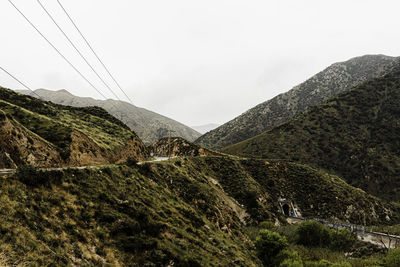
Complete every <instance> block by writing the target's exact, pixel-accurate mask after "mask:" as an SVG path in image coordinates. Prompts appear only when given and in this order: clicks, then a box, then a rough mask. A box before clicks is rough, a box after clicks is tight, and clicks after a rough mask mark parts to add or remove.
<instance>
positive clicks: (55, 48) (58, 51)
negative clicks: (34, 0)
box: [8, 0, 107, 99]
mask: <svg viewBox="0 0 400 267" xmlns="http://www.w3.org/2000/svg"><path fill="white" fill-rule="evenodd" d="M8 2H9V3H10V4H11V5H12V6H13V7H14V8H15V9H16V10H17V11H18V12H19V13H20V14H21V16H22V17H24V19H25V20H26V21H27V22H28V23H29V24H30V25H31V26H32V27H33V28H34V29H35V30H36V32H37V33H38V34H39V35H40V36H42V37H43V39H45V40H46V42H47V43H48V44H49V45H50V46H51V47H52V48H53V49H54V50H55V51H56V52H57V53H58V54H59V55H60V56H61V57H62V58H63V59H64V60H65V61H66V62H67V63H68V64H69V65H70V66H71V67H72V68H73V69H74V70H75V71H76V72H77V73H78V74H79V75H80V76H81V77H82V78H83V79H84V80H85V81H86V82H87V83H88V84H89V85H90V86H91V87H92V88H93V89H95V90H96V91H97V92H98V93H99V94H100V95H101V96H102V97H103V98H104V99H107V97H105V96H104V95H103V93H102V92H101V91H100V90H99V89H97V88H96V87H95V86H94V85H93V84H92V83H91V82H90V81H89V80H88V79H87V78H86V77H85V76H84V75H83V74H82V73H81V72H80V71H79V70H78V69H77V68H76V67H75V66H74V65H73V64H72V63H71V61H69V60H68V59H67V58H66V57H65V56H64V55H63V54H62V53H61V52H60V50H58V49H57V47H55V46H54V45H53V43H52V42H50V41H49V39H47V38H46V36H44V35H43V34H42V33H41V32H40V30H39V29H38V28H37V27H36V26H35V25H34V24H33V23H32V22H31V21H30V20H29V19H28V18H27V17H26V16H25V15H24V13H22V11H21V10H19V9H18V7H17V6H16V5H14V3H13V2H12V1H11V0H8Z"/></svg>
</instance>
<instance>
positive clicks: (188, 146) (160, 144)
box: [149, 137, 220, 157]
mask: <svg viewBox="0 0 400 267" xmlns="http://www.w3.org/2000/svg"><path fill="white" fill-rule="evenodd" d="M170 150H171V156H172V157H176V156H179V157H182V156H191V157H195V156H218V155H220V154H219V153H217V152H214V151H211V150H209V149H205V148H202V147H200V146H198V145H196V144H193V143H191V142H189V141H187V140H185V139H183V138H180V137H171V138H168V137H165V138H161V139H160V140H158V141H157V142H154V143H153V144H152V145H151V146H149V152H150V153H153V154H154V156H158V157H168V155H169V151H170Z"/></svg>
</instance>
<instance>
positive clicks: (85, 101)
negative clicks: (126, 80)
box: [19, 89, 201, 145]
mask: <svg viewBox="0 0 400 267" xmlns="http://www.w3.org/2000/svg"><path fill="white" fill-rule="evenodd" d="M19 92H21V93H24V94H28V95H31V96H35V95H34V94H33V93H32V92H31V91H27V90H20V91H19ZM35 93H37V94H38V95H39V96H40V97H42V98H43V99H44V100H47V101H51V102H54V103H56V104H61V105H67V106H76V107H87V106H98V107H102V108H104V109H105V110H106V111H108V112H109V113H110V114H111V115H113V116H115V117H116V118H118V119H120V120H121V121H123V122H124V123H125V124H126V125H128V126H129V128H131V129H132V130H133V131H134V132H135V133H137V135H138V136H139V137H140V138H141V139H142V141H143V142H144V143H145V144H146V145H150V144H152V143H153V142H155V141H157V140H159V139H160V138H162V137H166V136H168V131H169V130H173V131H175V132H174V135H178V136H181V137H183V138H185V139H187V140H189V141H194V140H195V139H196V138H198V137H199V136H200V135H201V134H200V133H198V132H196V131H195V130H193V129H192V128H190V127H188V126H186V125H184V124H182V123H180V122H177V121H175V120H173V119H170V118H168V117H166V116H163V115H160V114H158V113H156V112H153V111H150V110H147V109H145V108H140V107H136V106H134V105H132V104H130V103H127V102H125V101H119V100H113V99H107V100H97V99H94V98H92V97H79V96H75V95H73V94H71V93H70V92H68V91H67V90H65V89H61V90H58V91H52V90H47V89H37V90H35Z"/></svg>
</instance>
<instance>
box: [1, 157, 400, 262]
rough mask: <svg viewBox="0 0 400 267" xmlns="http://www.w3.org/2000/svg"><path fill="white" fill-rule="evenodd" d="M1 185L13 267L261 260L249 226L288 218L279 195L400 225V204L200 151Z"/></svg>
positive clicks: (318, 175) (313, 174) (30, 173)
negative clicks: (189, 155) (197, 154)
mask: <svg viewBox="0 0 400 267" xmlns="http://www.w3.org/2000/svg"><path fill="white" fill-rule="evenodd" d="M0 186H1V188H2V190H3V194H2V195H1V196H0V205H1V206H2V207H3V208H2V209H0V232H1V233H2V235H1V236H0V254H4V257H5V261H6V263H8V264H9V265H12V266H13V265H14V264H16V263H24V264H27V265H29V264H33V265H41V266H43V265H48V264H50V263H51V264H55V265H113V266H124V265H130V266H167V265H170V266H261V264H260V261H259V260H258V258H257V257H256V252H255V249H254V244H253V242H252V241H251V239H250V238H249V237H248V236H247V234H246V230H245V229H246V228H245V225H246V224H247V225H249V224H257V223H258V222H260V221H263V220H270V221H277V222H278V221H279V220H280V221H281V222H282V221H283V218H282V216H281V215H280V213H279V212H278V207H277V199H278V198H279V197H286V198H289V199H291V200H292V201H293V202H295V203H296V204H297V205H298V206H299V208H300V210H301V211H302V213H303V214H304V215H306V216H317V217H321V218H335V219H341V220H345V221H349V222H353V223H365V224H376V223H385V224H386V223H391V224H393V223H398V222H399V221H400V217H399V212H398V210H399V206H396V205H394V204H388V203H385V202H383V201H381V200H379V199H377V198H375V197H372V196H370V195H368V194H366V193H365V192H363V191H362V190H360V189H356V188H353V187H351V186H349V185H347V184H346V183H345V182H344V181H343V180H341V179H340V178H338V177H336V176H333V175H328V174H326V173H324V172H322V171H319V170H316V169H313V168H310V167H307V166H304V165H300V164H295V163H289V162H284V161H263V160H238V159H232V158H227V157H225V158H223V157H196V158H185V159H179V158H177V159H173V160H171V161H170V162H160V163H146V164H143V165H135V166H133V167H128V166H126V165H114V166H107V167H97V168H93V169H83V170H79V169H67V170H63V171H48V172H40V171H35V170H31V169H21V170H20V171H19V173H17V174H16V175H15V176H14V177H8V178H7V179H0ZM0 263H1V262H0ZM3 264H4V263H3Z"/></svg>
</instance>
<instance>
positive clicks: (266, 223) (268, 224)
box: [260, 221, 275, 229]
mask: <svg viewBox="0 0 400 267" xmlns="http://www.w3.org/2000/svg"><path fill="white" fill-rule="evenodd" d="M260 227H261V228H262V229H272V228H274V227H275V224H274V223H273V222H269V221H264V222H261V223H260Z"/></svg>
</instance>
